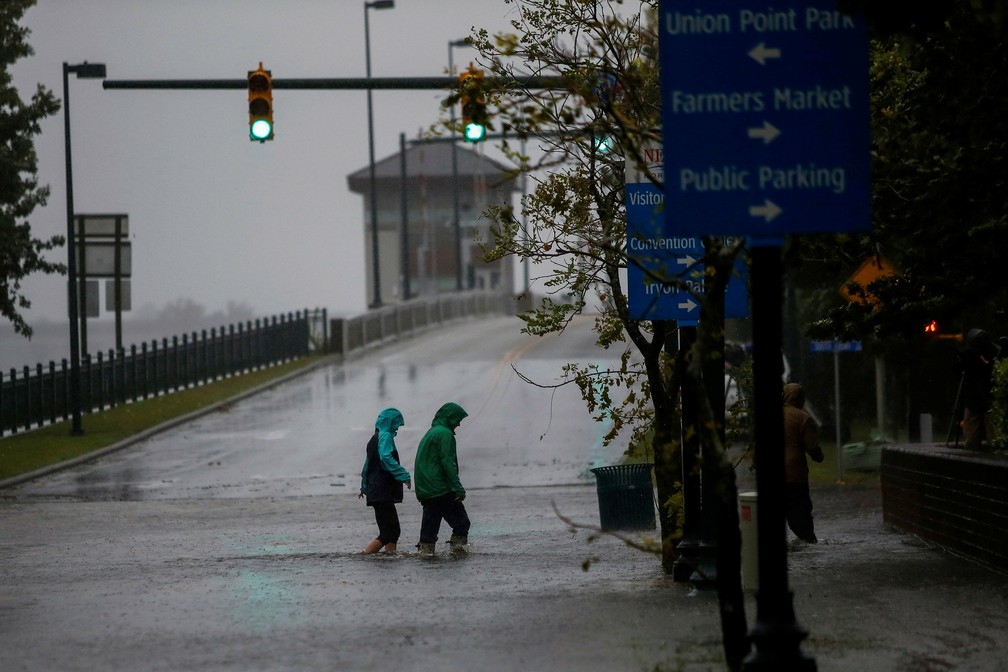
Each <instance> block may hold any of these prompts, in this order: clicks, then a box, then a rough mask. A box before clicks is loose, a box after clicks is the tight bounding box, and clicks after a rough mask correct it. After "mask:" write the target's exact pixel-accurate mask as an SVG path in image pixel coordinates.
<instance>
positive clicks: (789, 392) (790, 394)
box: [781, 383, 805, 408]
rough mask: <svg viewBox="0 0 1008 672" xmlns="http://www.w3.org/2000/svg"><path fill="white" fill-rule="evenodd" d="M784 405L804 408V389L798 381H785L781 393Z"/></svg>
mask: <svg viewBox="0 0 1008 672" xmlns="http://www.w3.org/2000/svg"><path fill="white" fill-rule="evenodd" d="M781 396H782V398H783V400H784V405H785V406H794V407H795V408H805V390H804V389H802V386H801V385H800V384H798V383H787V384H786V385H785V386H784V393H783V395H781Z"/></svg>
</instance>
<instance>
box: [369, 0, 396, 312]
mask: <svg viewBox="0 0 1008 672" xmlns="http://www.w3.org/2000/svg"><path fill="white" fill-rule="evenodd" d="M393 7H395V0H373V1H372V2H365V3H364V52H365V59H366V60H365V63H366V66H367V78H368V90H367V129H368V165H369V168H370V171H371V176H370V177H371V264H372V266H373V268H372V277H373V282H374V301H373V302H372V303H371V307H372V308H379V307H381V305H382V300H381V270H380V269H379V268H378V194H377V193H376V191H375V159H374V117H373V113H372V109H371V32H370V27H369V26H368V10H369V9H392V8H393Z"/></svg>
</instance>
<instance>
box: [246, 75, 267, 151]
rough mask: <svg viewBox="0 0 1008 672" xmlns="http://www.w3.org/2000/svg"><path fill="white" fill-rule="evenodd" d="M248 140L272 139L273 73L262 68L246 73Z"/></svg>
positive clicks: (263, 140) (262, 140) (264, 140)
mask: <svg viewBox="0 0 1008 672" xmlns="http://www.w3.org/2000/svg"><path fill="white" fill-rule="evenodd" d="M248 106H249V140H251V141H253V142H266V141H267V140H272V139H273V75H272V74H271V73H270V71H269V70H263V64H262V61H260V62H259V69H258V70H249V73H248Z"/></svg>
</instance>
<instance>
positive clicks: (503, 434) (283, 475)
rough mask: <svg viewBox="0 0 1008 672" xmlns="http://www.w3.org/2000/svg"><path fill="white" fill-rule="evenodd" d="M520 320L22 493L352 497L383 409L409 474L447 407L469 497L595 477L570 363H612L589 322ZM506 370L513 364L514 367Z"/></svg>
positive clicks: (286, 393) (455, 334) (185, 430)
mask: <svg viewBox="0 0 1008 672" xmlns="http://www.w3.org/2000/svg"><path fill="white" fill-rule="evenodd" d="M521 325H522V323H521V322H520V320H518V319H517V318H514V317H501V318H494V319H487V320H473V321H467V322H463V323H459V324H457V325H453V326H449V327H447V328H445V329H440V330H438V331H436V332H430V333H428V334H427V335H424V336H421V337H420V338H418V339H415V340H408V341H403V342H401V343H397V344H393V345H388V346H386V347H383V348H381V349H379V350H375V351H373V352H372V353H370V354H366V355H364V356H360V357H357V358H355V359H353V360H352V361H349V362H346V363H342V364H333V365H331V366H326V367H322V368H320V369H317V370H315V371H313V372H310V373H308V374H306V375H304V376H301V377H299V378H296V379H294V380H292V381H290V382H288V383H286V384H284V385H281V386H278V387H275V388H273V389H270V390H267V391H266V392H263V393H262V394H259V395H256V396H254V397H251V398H248V399H245V400H243V401H241V402H239V403H236V404H234V405H231V406H226V407H224V408H222V409H220V410H219V411H218V412H215V413H212V414H209V415H206V416H204V417H202V418H199V419H197V420H195V421H193V422H191V423H188V424H186V425H183V426H181V427H179V428H177V429H173V430H171V431H168V432H165V433H163V434H160V435H158V436H155V437H153V438H151V439H149V440H147V441H144V442H143V443H140V444H138V445H136V446H134V447H132V448H130V449H129V450H127V451H124V452H121V453H117V454H114V455H110V456H108V457H106V458H103V459H102V460H101V461H100V462H97V463H94V464H90V465H87V466H85V467H82V468H79V469H74V470H71V471H68V472H65V473H63V474H58V475H56V476H53V477H50V478H47V479H45V480H44V481H39V482H37V483H35V484H32V485H30V486H26V487H25V488H22V489H21V490H20V492H21V493H22V495H23V496H39V497H70V498H79V499H89V500H105V499H113V500H145V499H177V498H196V499H207V498H219V497H277V496H300V495H330V494H346V493H354V494H356V492H357V490H358V487H359V484H360V469H361V464H362V462H363V455H364V446H365V445H366V444H367V441H368V439H369V438H370V436H371V433H372V432H373V431H374V420H375V418H376V417H377V415H378V412H379V411H380V410H381V409H383V408H385V407H388V406H394V407H396V408H398V409H399V410H401V411H402V413H403V415H404V417H405V418H406V425H405V426H404V427H402V428H401V429H400V430H399V434H398V438H397V440H396V445H397V447H398V449H399V454H400V457H401V459H402V461H403V464H404V465H406V466H407V467H408V468H410V469H412V464H413V457H414V455H415V453H416V446H417V443H418V442H419V440H420V438H421V437H422V436H423V434H424V432H426V430H427V429H428V428H429V427H430V422H431V419H432V418H433V416H434V412H435V411H436V410H437V409H438V407H440V405H441V404H442V403H444V402H446V401H455V402H458V403H459V404H461V405H462V406H463V407H464V408H465V409H466V410H467V411H468V412H469V417H468V418H466V420H465V421H464V422H463V423H462V426H461V427H460V428H459V430H458V431H457V437H458V443H459V454H460V461H461V469H462V479H463V484H464V485H465V486H466V487H467V488H485V487H494V486H518V485H555V484H561V483H564V484H568V483H577V482H581V483H585V482H590V474H589V473H588V469H590V468H592V467H595V466H601V465H604V464H611V463H613V461H614V460H616V461H618V459H619V457H620V455H621V454H622V452H623V450H624V448H625V442H624V445H622V446H619V447H617V446H612V447H609V448H604V447H603V446H602V436H603V435H604V434H605V432H607V431H608V430H609V426H607V425H606V424H604V423H596V422H594V421H593V420H592V419H591V418H590V417H589V415H588V413H587V411H586V410H585V406H584V402H583V401H582V400H581V396H580V392H579V391H578V389H577V388H576V387H575V386H573V385H568V386H566V387H562V388H559V389H543V388H540V387H535V386H532V385H529V384H528V383H526V382H524V381H522V380H520V379H519V377H518V375H517V374H516V373H515V370H514V369H518V370H519V371H521V373H522V374H523V375H525V376H527V377H529V378H532V379H533V380H535V381H537V382H539V383H540V384H543V385H550V384H555V383H557V382H559V380H560V378H561V376H562V367H563V365H564V364H565V363H566V362H569V361H580V362H591V361H596V362H599V363H608V362H607V360H604V359H602V357H601V356H600V353H601V354H607V353H605V352H604V351H601V350H599V349H597V348H596V347H595V346H594V339H593V337H592V332H591V329H590V323H589V322H588V320H583V321H582V322H581V323H580V324H578V325H575V327H574V328H572V329H571V331H570V333H568V334H564V335H563V336H559V337H546V338H538V337H529V336H522V335H521V334H520V328H521ZM512 367H514V368H512Z"/></svg>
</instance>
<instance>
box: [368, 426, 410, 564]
mask: <svg viewBox="0 0 1008 672" xmlns="http://www.w3.org/2000/svg"><path fill="white" fill-rule="evenodd" d="M404 424H406V421H405V420H404V419H403V415H402V413H400V412H399V410H398V409H395V408H386V409H385V410H384V411H382V412H381V413H379V414H378V419H377V420H375V431H374V434H372V435H371V440H370V441H368V444H367V455H366V456H365V458H364V468H363V469H362V470H361V488H360V494H359V495H358V498H362V497H366V498H367V505H368V506H370V507H372V508H373V509H374V515H375V522H376V523H378V536H377V537H376V538H374V539H373V540H371V542H370V543H368V545H367V546H365V547H364V552H365V553H377V552H378V551H380V550H381V549H382V548H384V549H385V552H386V553H394V552H395V550H396V544H397V543H398V541H399V534H400V528H399V514H398V513H397V512H396V507H395V505H396V504H398V503H400V502H402V501H403V483H405V484H406V487H407V488H409V487H411V485H412V483H411V480H410V475H409V472H408V471H406V469H405V467H403V466H402V465H401V464H400V463H399V451H397V450H396V446H395V435H396V432H397V431H398V430H399V428H400V427H402V426H403V425H404Z"/></svg>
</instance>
